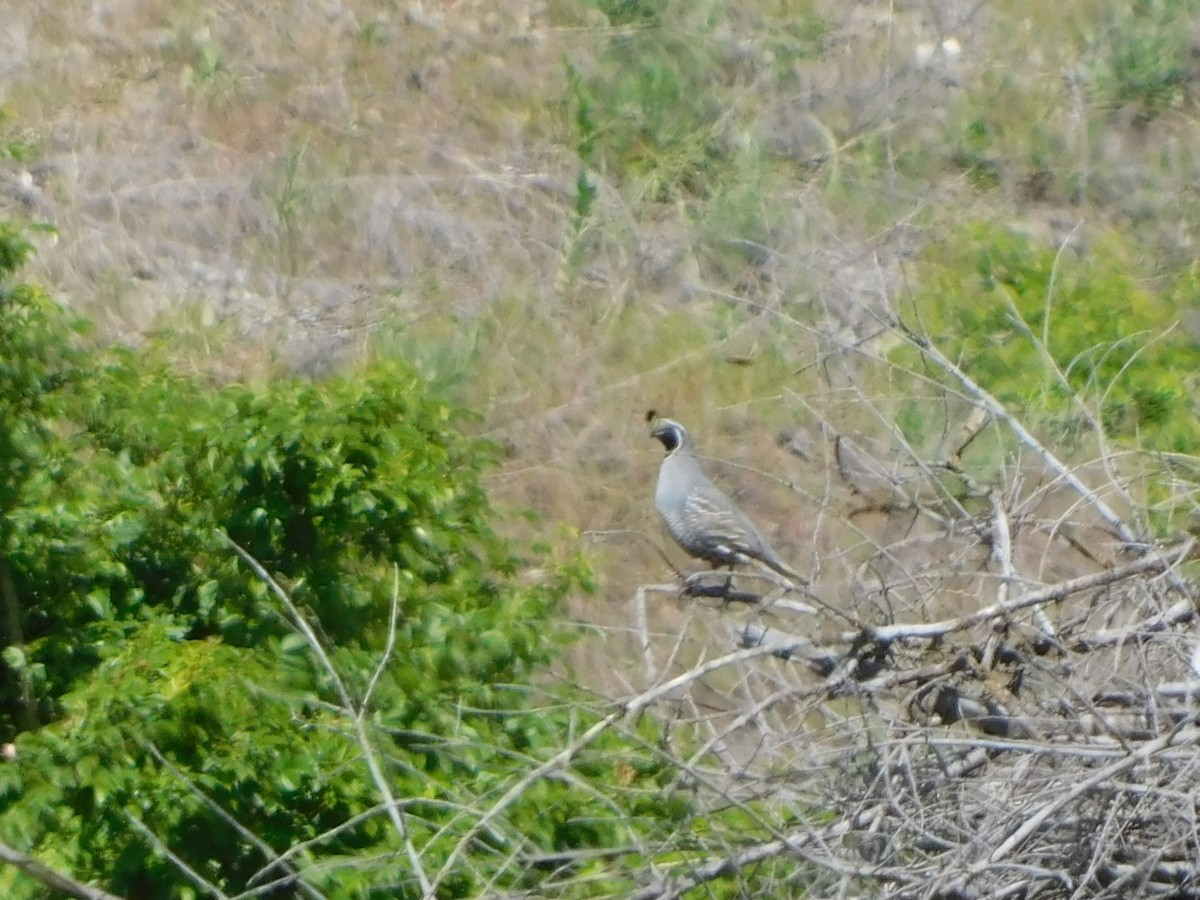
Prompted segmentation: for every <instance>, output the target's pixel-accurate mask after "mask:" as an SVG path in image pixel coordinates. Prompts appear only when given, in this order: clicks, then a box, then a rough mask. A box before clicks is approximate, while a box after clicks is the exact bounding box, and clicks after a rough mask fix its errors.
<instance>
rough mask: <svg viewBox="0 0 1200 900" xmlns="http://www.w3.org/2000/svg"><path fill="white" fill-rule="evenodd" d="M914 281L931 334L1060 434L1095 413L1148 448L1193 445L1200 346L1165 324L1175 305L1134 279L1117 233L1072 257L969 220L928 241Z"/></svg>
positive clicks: (1178, 310) (1199, 432) (983, 380)
mask: <svg viewBox="0 0 1200 900" xmlns="http://www.w3.org/2000/svg"><path fill="white" fill-rule="evenodd" d="M1097 240H1099V241H1104V239H1103V238H1097ZM922 283H923V285H924V288H923V290H922V292H921V293H920V295H919V296H918V297H917V299H916V312H917V315H918V316H919V319H920V321H921V323H922V325H923V327H924V328H925V329H926V331H927V333H929V334H930V335H932V336H933V337H934V338H935V339H936V341H937V342H938V344H939V345H940V346H941V347H943V349H944V350H946V351H947V352H949V353H950V355H952V356H957V357H958V359H959V360H960V364H961V365H962V366H963V367H964V369H965V370H966V371H967V373H968V374H969V375H971V376H972V377H973V378H975V379H977V380H978V381H979V383H980V384H982V385H983V386H984V387H985V388H987V389H988V390H990V391H991V392H993V393H994V394H996V395H997V396H998V397H1000V399H1002V400H1003V401H1005V402H1006V403H1008V404H1011V405H1012V406H1013V407H1015V408H1020V409H1022V410H1025V411H1026V412H1028V413H1033V414H1036V415H1039V416H1043V417H1044V418H1045V421H1047V422H1048V423H1050V424H1052V425H1053V426H1055V427H1056V429H1057V431H1058V434H1059V436H1060V437H1064V438H1069V437H1070V436H1071V435H1077V434H1079V433H1081V432H1084V431H1087V430H1088V429H1089V428H1090V427H1091V426H1090V423H1089V417H1091V418H1094V419H1095V420H1096V421H1098V422H1099V423H1100V424H1101V425H1102V427H1103V428H1104V429H1105V431H1106V432H1107V433H1108V434H1109V436H1110V437H1117V438H1125V439H1127V440H1129V441H1136V442H1137V443H1139V444H1140V445H1141V446H1143V447H1146V448H1149V449H1156V450H1172V451H1179V452H1185V453H1195V452H1197V450H1200V424H1198V422H1197V417H1196V412H1197V410H1196V404H1195V401H1194V399H1193V398H1194V397H1195V396H1196V387H1197V385H1196V381H1197V377H1198V376H1197V373H1200V345H1197V344H1196V342H1195V341H1193V340H1191V339H1190V338H1188V337H1187V336H1185V335H1184V334H1182V333H1181V332H1179V331H1174V330H1170V324H1171V321H1172V319H1173V318H1175V317H1177V316H1179V315H1181V314H1182V312H1183V307H1181V306H1179V305H1177V301H1176V300H1175V299H1174V298H1173V297H1171V296H1170V295H1167V296H1162V295H1158V294H1154V293H1151V292H1150V291H1148V290H1146V289H1144V288H1143V287H1141V286H1140V285H1139V284H1138V283H1137V281H1136V280H1135V278H1134V277H1133V275H1132V273H1131V271H1130V268H1129V267H1128V265H1127V264H1126V263H1125V261H1124V259H1123V256H1122V252H1121V247H1120V244H1119V243H1117V241H1116V240H1115V238H1110V239H1108V244H1107V246H1101V247H1098V248H1097V250H1096V252H1094V253H1091V254H1089V255H1088V256H1087V257H1086V258H1080V257H1077V256H1076V255H1075V254H1073V253H1072V252H1070V251H1069V250H1068V251H1065V252H1063V253H1060V254H1056V253H1054V252H1053V251H1052V250H1051V249H1050V248H1047V247H1042V246H1039V245H1038V244H1036V243H1035V242H1034V241H1032V240H1031V239H1030V238H1028V237H1025V236H1023V235H1020V234H1017V233H1015V232H1012V231H1009V230H1006V229H1003V228H998V227H996V226H993V225H990V224H976V225H972V226H969V227H965V228H963V229H961V230H960V232H959V233H958V234H957V235H956V236H955V237H954V238H953V239H952V240H950V241H947V242H945V243H943V244H940V245H937V246H936V247H934V248H932V249H931V251H930V252H929V254H928V255H927V258H926V260H925V265H924V272H923V278H922ZM899 352H901V353H908V352H909V351H899ZM1080 404H1082V407H1083V409H1081V406H1080ZM1084 410H1086V411H1087V413H1088V414H1087V415H1085V414H1084Z"/></svg>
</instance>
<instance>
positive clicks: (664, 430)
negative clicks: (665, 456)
mask: <svg viewBox="0 0 1200 900" xmlns="http://www.w3.org/2000/svg"><path fill="white" fill-rule="evenodd" d="M685 434H686V432H685V431H684V430H683V426H682V425H680V424H679V423H678V422H672V421H671V420H670V419H659V420H658V423H657V424H656V425H655V426H654V430H653V431H651V432H650V437H652V438H658V439H659V440H660V441H662V445H663V446H664V447H666V448H667V452H668V453H670V452H672V451H673V450H674V449H675V448H676V447H678V446H679V445H680V444H682V443H683V438H684V435H685Z"/></svg>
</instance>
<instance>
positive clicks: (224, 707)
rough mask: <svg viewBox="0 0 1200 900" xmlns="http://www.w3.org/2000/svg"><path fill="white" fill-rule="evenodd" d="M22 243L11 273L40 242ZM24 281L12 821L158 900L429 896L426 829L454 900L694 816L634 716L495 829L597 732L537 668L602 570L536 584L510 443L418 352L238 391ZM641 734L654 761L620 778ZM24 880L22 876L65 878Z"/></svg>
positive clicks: (23, 844)
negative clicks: (517, 532) (412, 360)
mask: <svg viewBox="0 0 1200 900" xmlns="http://www.w3.org/2000/svg"><path fill="white" fill-rule="evenodd" d="M0 238H2V240H0V244H3V247H4V250H5V254H4V255H3V257H0V258H2V259H3V260H4V261H5V262H4V264H5V266H6V272H8V273H10V274H11V272H12V270H13V268H14V267H15V266H16V265H17V264H18V263H19V262H20V260H21V258H22V256H23V255H24V253H25V252H27V250H28V247H27V245H25V244H23V243H22V242H21V240H20V237H19V235H18V234H17V233H16V232H13V231H6V232H3V234H0ZM0 301H2V305H0V359H3V360H6V361H7V362H6V363H5V364H4V365H3V366H2V367H0V379H3V391H2V395H3V398H4V399H3V404H2V405H0V440H2V441H3V447H4V450H5V452H4V454H3V456H2V457H0V485H2V486H3V490H2V493H0V499H2V503H3V505H2V506H0V537H2V538H3V545H2V553H0V563H3V566H4V571H5V578H3V579H0V585H7V587H5V588H4V589H3V591H2V593H3V599H4V603H5V607H6V612H7V615H6V616H5V617H4V619H3V621H4V623H5V628H4V633H3V634H4V642H3V643H4V654H3V670H2V680H0V737H3V738H4V739H5V740H8V739H12V738H14V737H15V739H16V743H17V746H18V748H19V751H18V754H19V755H18V761H17V762H15V763H11V764H4V765H0V810H2V811H0V840H2V841H4V842H6V843H8V844H10V845H16V846H18V847H20V848H22V849H26V850H32V851H33V852H35V853H36V854H37V855H38V856H39V857H40V858H42V859H43V860H45V861H47V862H49V863H52V864H56V865H59V866H61V867H64V868H66V869H68V870H70V871H72V872H73V873H75V874H76V875H77V876H78V877H80V878H83V879H85V880H90V879H94V880H97V881H99V882H101V883H103V884H104V886H105V887H106V888H107V889H109V890H112V891H115V892H117V893H120V894H124V895H127V896H131V897H132V896H189V895H194V894H195V893H197V892H200V893H203V892H205V891H206V890H207V888H205V887H204V885H205V884H209V885H213V886H215V887H216V888H219V889H221V890H224V891H232V892H236V891H241V890H245V889H246V887H247V886H249V885H252V884H262V883H264V882H269V881H271V880H273V879H276V878H283V879H285V881H286V882H287V884H288V885H290V886H289V887H287V888H286V890H285V891H284V893H287V894H289V895H290V894H291V893H292V892H294V891H295V890H296V887H295V882H296V880H297V879H298V878H302V879H303V880H304V881H305V882H307V883H308V884H311V885H315V886H317V887H319V889H320V890H322V891H323V892H325V893H326V894H327V895H329V896H339V897H348V896H361V895H363V894H364V893H366V892H368V891H370V890H375V889H378V890H385V891H386V892H387V895H388V896H417V895H419V894H420V893H421V886H420V884H419V881H418V876H417V874H416V866H415V865H414V864H413V862H412V859H411V853H410V852H407V851H406V850H405V847H406V846H409V845H411V847H413V848H419V854H420V858H421V860H422V861H423V862H422V866H423V867H424V868H426V869H427V870H428V871H429V872H430V873H434V872H436V871H437V870H438V868H439V867H440V866H442V865H443V864H446V865H447V871H446V873H445V878H444V880H443V881H442V883H441V887H440V888H439V891H440V893H441V894H442V895H444V896H456V895H460V894H472V893H478V892H479V891H481V890H484V889H485V886H486V885H487V884H488V883H494V884H503V883H512V884H518V883H521V884H526V885H529V884H533V883H535V882H536V881H537V879H538V878H540V877H549V876H550V875H551V874H552V873H553V871H554V867H550V869H548V870H547V871H546V872H545V873H542V874H540V875H539V874H538V873H539V872H540V871H541V870H539V869H538V868H537V866H536V865H533V864H529V865H526V864H524V863H521V860H522V859H523V858H524V856H525V855H528V856H530V857H534V856H536V855H537V854H539V853H540V854H543V855H544V854H553V853H557V852H561V851H564V850H567V849H570V848H574V847H581V846H582V847H595V846H600V847H611V846H614V845H618V844H621V843H628V841H627V837H628V835H629V833H630V830H631V829H634V830H636V829H640V828H647V829H648V828H651V827H659V824H658V823H659V821H660V819H661V820H662V821H664V822H666V823H667V824H668V825H669V823H670V822H671V821H672V820H673V819H674V818H675V817H676V816H677V815H678V810H679V808H680V807H679V805H678V804H677V803H675V804H672V803H668V801H667V800H666V799H663V798H660V797H659V784H658V782H659V780H660V774H659V773H660V772H661V771H663V766H662V765H660V764H659V763H657V762H656V761H655V759H654V756H653V754H652V753H648V752H646V751H643V750H640V749H638V748H639V747H640V746H642V745H641V744H640V743H639V744H635V745H634V746H633V747H632V748H630V747H627V746H625V745H624V743H623V742H622V740H621V739H619V738H617V737H616V736H615V735H613V734H606V735H600V736H599V737H598V738H597V740H596V742H595V744H594V745H593V746H591V747H589V748H587V752H586V753H582V754H581V755H580V758H579V760H578V761H577V764H576V765H577V769H576V772H575V774H574V775H573V776H572V778H570V779H564V780H561V781H546V782H544V783H541V782H538V783H534V784H532V785H531V786H530V789H529V790H528V791H526V792H525V793H524V794H522V795H521V796H520V797H519V798H516V799H515V800H514V802H512V803H511V805H510V806H508V807H507V808H505V809H504V810H502V811H501V812H500V813H498V814H497V815H496V816H495V817H494V821H493V823H492V825H491V826H490V827H489V828H487V829H486V830H484V831H482V832H481V833H480V834H479V835H478V836H477V837H475V838H474V839H471V840H467V835H468V830H469V828H470V827H471V825H472V823H473V822H474V821H475V820H476V818H477V817H478V815H480V814H481V810H482V809H485V808H486V807H487V804H489V803H491V802H493V801H494V800H495V799H497V798H498V797H499V796H500V795H501V794H503V793H504V791H505V790H507V789H508V788H509V787H510V786H511V784H512V783H513V781H514V780H515V779H517V778H519V777H521V776H522V775H523V774H524V773H525V772H528V771H529V770H530V769H532V768H534V767H535V766H536V765H537V763H538V762H539V761H541V760H544V759H546V758H548V757H550V756H552V755H553V754H554V753H555V752H557V750H558V749H559V748H560V747H561V746H562V745H563V743H564V742H565V741H566V740H567V738H566V737H565V735H567V734H569V733H571V731H572V729H575V728H578V727H580V725H581V723H582V724H583V726H584V727H586V726H587V724H590V722H594V721H595V714H594V713H591V712H589V711H588V709H587V708H586V707H584V706H579V705H574V704H571V705H563V704H560V703H557V702H555V701H553V700H552V698H543V697H542V695H541V694H540V693H539V692H537V691H536V690H534V689H532V688H530V687H529V686H528V682H529V680H530V676H531V674H532V673H533V672H534V671H535V670H536V669H537V668H538V667H539V666H541V665H542V664H544V663H545V662H547V661H548V660H549V659H550V658H551V657H552V655H553V652H554V647H555V644H556V642H557V640H558V636H557V632H556V629H555V628H553V627H549V626H548V624H547V623H548V622H549V621H550V620H551V615H552V613H553V610H554V609H555V606H556V604H557V602H558V601H559V599H560V598H562V597H563V596H564V594H565V593H566V592H568V591H569V590H573V589H576V588H577V587H578V586H579V585H581V584H583V583H585V582H586V579H587V574H586V571H585V570H584V569H583V568H582V566H581V565H580V564H579V563H578V562H576V561H574V560H565V561H559V562H555V561H554V560H546V559H541V560H538V574H537V576H536V577H527V576H525V575H523V574H522V572H523V569H524V568H527V565H528V564H527V563H526V562H525V561H524V560H523V559H522V558H521V556H520V555H518V554H517V553H516V551H515V548H514V547H513V546H511V545H510V544H509V543H508V542H507V541H505V540H503V539H501V538H500V537H499V536H497V534H496V533H495V532H494V531H493V529H492V526H491V524H490V522H491V519H492V517H493V513H492V511H491V509H490V508H489V505H488V501H487V497H486V495H485V493H484V491H483V489H482V487H481V486H480V480H479V479H480V474H481V472H482V471H483V469H484V467H485V466H486V465H488V462H489V459H490V448H489V447H488V446H486V445H485V444H482V443H480V442H479V441H476V440H472V439H470V438H468V437H465V436H464V435H463V433H462V431H461V430H460V426H461V423H462V422H463V416H462V414H461V413H459V412H458V411H456V410H454V409H453V408H451V407H450V406H449V405H447V404H446V403H445V402H443V401H441V400H440V399H438V398H437V397H435V396H432V395H431V394H430V392H429V391H428V389H427V388H426V387H425V385H424V384H423V383H422V382H421V381H420V380H419V379H418V378H417V377H416V376H415V375H414V374H413V373H412V372H411V371H410V370H409V369H408V368H407V367H405V366H404V365H402V364H399V363H386V364H381V365H378V366H376V367H374V368H373V369H371V370H370V371H368V372H366V373H364V374H362V375H355V376H347V377H344V378H340V379H332V380H329V381H326V382H323V383H320V384H315V383H309V382H304V381H295V380H280V381H278V382H276V383H273V384H270V385H266V386H262V387H249V386H245V385H236V384H235V385H226V386H217V385H210V384H205V383H201V382H199V381H197V380H195V379H191V378H186V377H183V376H181V375H178V374H176V373H174V372H172V371H171V369H170V368H169V367H167V366H165V365H163V364H161V363H159V362H155V361H154V359H153V355H152V354H150V353H146V352H142V353H131V352H127V351H125V352H118V351H112V352H98V351H93V352H85V351H83V350H79V349H73V347H74V345H75V343H76V334H77V331H76V329H75V327H74V325H73V323H71V322H70V321H69V320H68V319H67V318H66V317H65V316H64V315H63V314H62V313H61V311H59V310H58V309H57V308H56V307H55V306H54V304H53V303H51V302H50V301H49V298H47V297H45V296H44V295H43V294H42V293H41V292H39V291H37V290H36V289H34V288H31V287H29V286H27V285H11V284H6V285H5V288H4V291H3V293H2V294H0ZM226 535H227V536H228V539H227V538H226ZM229 540H232V541H233V542H236V543H237V544H238V545H239V546H240V547H243V548H245V550H246V551H248V552H249V554H251V555H252V556H253V558H255V559H256V560H258V561H259V562H261V564H262V566H264V567H265V569H266V571H267V572H269V573H271V575H273V576H274V577H275V578H276V579H278V581H279V582H280V583H281V585H282V588H281V590H282V589H286V592H287V595H288V596H289V597H290V598H291V600H292V601H294V604H295V607H294V608H296V609H297V610H298V613H297V614H298V615H302V616H303V617H304V621H305V622H307V623H308V624H309V626H310V627H311V628H312V634H313V636H314V640H315V641H317V642H319V645H320V646H321V647H322V648H323V649H324V651H325V653H326V654H327V657H326V658H327V662H326V661H325V660H324V659H322V657H321V655H319V654H318V653H316V652H314V651H315V650H316V647H314V646H313V642H312V641H309V640H306V639H305V637H304V633H303V628H302V627H301V626H300V623H299V622H297V621H296V620H295V619H294V617H293V614H292V613H291V612H290V611H289V609H288V606H287V604H284V603H282V602H281V597H280V596H278V595H277V594H276V592H274V591H272V590H269V589H268V586H267V585H266V584H264V582H263V580H262V579H261V578H259V577H258V576H256V575H255V574H254V573H252V572H251V571H249V570H248V569H247V566H246V565H245V564H244V563H243V562H242V561H241V560H239V558H238V556H237V554H235V553H234V552H233V550H232V548H231V547H230V545H229V543H228V541H229ZM544 706H545V707H547V708H545V709H543V707H544ZM613 754H623V755H624V756H625V757H630V756H632V758H633V760H634V762H632V763H628V764H627V765H629V766H631V769H630V770H631V771H633V772H634V773H635V775H634V776H633V777H632V778H630V779H625V780H622V781H621V782H620V783H619V784H617V783H615V779H616V778H617V776H616V775H615V774H614V771H613V769H612V764H611V760H612V758H613ZM372 758H374V759H375V760H376V761H377V766H375V767H374V768H373V767H372V766H371V765H370V764H369V763H370V760H371V759H372ZM623 771H624V770H623ZM664 777H665V776H664ZM591 779H595V780H596V781H597V782H598V783H599V784H602V785H608V786H613V785H614V784H615V787H616V790H615V791H614V792H613V795H612V796H605V793H606V791H605V790H602V789H600V788H598V787H586V788H585V787H583V785H585V784H589V783H590V780H591ZM535 781H536V780H535ZM389 792H390V793H391V794H392V795H394V796H395V797H397V798H399V799H400V802H401V803H402V804H403V808H402V816H403V818H402V819H400V818H397V817H396V815H395V814H394V813H393V812H392V811H390V810H388V809H386V808H385V807H384V806H383V805H382V804H383V803H384V801H385V798H386V796H387V795H388V793H389ZM682 808H686V805H684V806H683V807H682ZM397 822H401V824H403V827H401V828H397V827H396V823H397ZM306 842H310V843H306ZM459 842H464V843H463V845H462V847H460V848H459V849H460V852H459V853H457V854H456V853H455V852H454V848H455V847H456V845H458V844H459ZM301 847H302V848H303V849H301ZM289 848H296V849H295V850H294V854H293V856H294V859H293V860H292V861H291V862H289V863H287V864H278V865H277V866H275V867H274V868H271V867H270V864H271V862H272V861H273V860H274V859H275V857H276V856H277V855H278V854H279V853H283V852H284V851H286V850H289ZM168 850H169V851H170V853H172V854H174V855H175V857H176V859H177V860H178V862H177V861H176V860H173V859H171V858H169V857H168V856H167V855H166V854H167V851H168ZM412 852H418V851H417V850H415V849H414V850H413V851H412ZM452 856H453V857H454V858H455V859H457V860H458V861H457V862H454V861H453V860H452ZM518 856H519V858H518ZM514 859H517V862H518V863H521V864H516V863H514V862H513V860H514ZM447 861H450V862H449V863H448V862H447ZM180 862H182V864H184V865H186V866H187V867H189V868H190V869H191V870H192V872H193V873H195V874H194V875H193V876H190V877H189V876H187V875H185V874H184V871H183V868H182V867H181V865H180V864H179V863H180ZM300 870H303V871H302V874H297V872H299V871H300ZM7 875H11V872H9V873H0V891H2V892H3V893H4V894H5V896H11V897H32V896H40V894H39V891H38V889H37V888H36V886H34V885H31V884H28V883H22V882H19V881H12V880H11V879H10V880H6V876H7Z"/></svg>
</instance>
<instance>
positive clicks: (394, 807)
mask: <svg viewBox="0 0 1200 900" xmlns="http://www.w3.org/2000/svg"><path fill="white" fill-rule="evenodd" d="M221 536H222V537H224V538H225V540H226V541H227V542H228V543H229V546H231V547H232V548H233V550H234V552H235V553H237V555H238V556H240V557H241V558H242V561H243V562H245V563H246V565H248V566H249V567H250V569H251V570H252V571H253V572H254V574H255V575H257V576H258V577H259V578H261V579H262V580H263V582H264V583H265V584H266V585H267V586H268V587H269V588H270V589H271V592H272V593H273V594H274V595H275V596H276V598H277V599H278V600H279V602H280V603H282V604H283V606H284V608H285V609H286V610H287V611H288V615H290V616H291V617H292V622H293V624H294V625H295V627H296V628H297V629H298V630H299V631H300V633H301V635H303V636H304V639H305V641H307V642H308V646H309V647H310V648H311V649H312V651H313V653H314V654H315V655H316V657H317V659H318V660H320V662H321V666H322V668H324V669H325V672H326V673H327V674H328V675H329V678H330V680H331V681H332V682H333V685H334V689H335V690H336V691H337V694H338V699H339V700H340V701H341V703H342V707H343V709H344V711H345V715H346V716H348V717H349V718H350V719H351V721H353V722H354V729H355V732H356V733H357V737H358V745H359V747H360V748H361V749H362V752H363V757H364V759H365V760H366V763H367V768H368V770H369V771H370V773H371V780H372V781H374V782H375V787H376V789H377V790H378V791H379V793H380V795H381V796H382V797H383V800H384V805H385V807H386V808H387V811H388V816H389V817H390V818H391V820H392V826H393V827H394V828H395V829H396V833H397V834H399V836H400V838H401V840H402V841H403V842H404V852H405V853H406V854H407V856H408V861H409V864H410V865H411V866H412V868H413V874H414V875H415V876H416V878H417V881H418V883H419V884H420V885H421V890H422V892H424V893H425V894H426V895H430V894H431V893H432V890H433V888H432V885H431V884H430V881H429V876H428V875H427V874H426V872H425V869H424V867H423V866H422V865H421V857H420V855H419V854H418V853H417V849H416V847H414V846H413V842H412V836H411V835H410V834H409V831H408V825H407V823H406V822H405V818H404V811H403V810H402V809H401V807H400V805H399V804H398V803H397V802H396V798H395V797H394V796H393V795H392V788H391V786H390V785H389V784H388V782H387V778H386V777H385V776H384V773H383V767H382V765H380V762H379V757H378V755H377V753H376V751H375V746H374V745H373V744H372V743H371V739H370V736H369V735H368V734H367V726H366V721H365V719H364V717H363V716H362V715H361V714H360V713H359V712H357V711H356V710H355V708H354V703H353V701H351V699H350V692H349V691H348V690H347V689H346V685H345V683H344V682H343V681H342V678H341V676H340V675H339V674H338V672H337V669H336V668H335V667H334V665H333V660H331V659H330V658H329V654H328V653H326V652H325V648H324V647H323V646H321V642H320V640H319V639H318V638H317V634H316V632H315V631H313V628H312V626H311V625H309V624H308V620H307V619H305V617H304V615H303V614H302V613H301V612H300V610H299V608H297V606H296V604H295V603H293V602H292V598H291V597H290V596H288V593H287V591H285V590H284V589H283V588H282V587H280V586H279V583H278V582H277V581H275V579H274V578H272V577H271V573H270V572H268V571H267V570H266V569H265V568H263V566H262V564H261V563H259V561H258V560H256V559H255V558H254V557H253V556H251V555H250V554H249V553H247V552H246V551H245V550H243V549H242V548H241V547H240V546H238V544H236V543H235V542H234V540H233V539H232V538H231V537H229V535H227V534H225V533H224V532H221Z"/></svg>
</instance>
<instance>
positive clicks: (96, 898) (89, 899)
mask: <svg viewBox="0 0 1200 900" xmlns="http://www.w3.org/2000/svg"><path fill="white" fill-rule="evenodd" d="M0 862H6V863H8V864H9V865H10V866H15V867H16V868H17V869H18V870H20V871H21V872H24V873H25V874H26V875H28V876H29V877H30V878H32V879H33V880H34V881H39V882H41V883H42V884H44V885H45V886H46V887H48V888H50V889H51V890H53V891H58V892H59V893H60V894H65V895H66V896H68V897H75V898H77V900H121V898H120V897H118V896H117V895H116V894H110V893H109V892H108V891H105V890H102V889H101V888H98V887H92V886H91V885H88V884H84V883H83V882H82V881H76V880H75V879H74V878H71V877H70V876H69V875H64V874H63V873H62V872H59V871H57V870H56V869H52V868H50V867H49V866H48V865H46V864H45V863H43V862H39V861H38V860H37V859H35V858H34V857H32V856H30V855H29V854H28V853H22V852H21V851H20V850H15V849H13V848H12V847H10V846H8V845H7V844H3V843H0Z"/></svg>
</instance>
